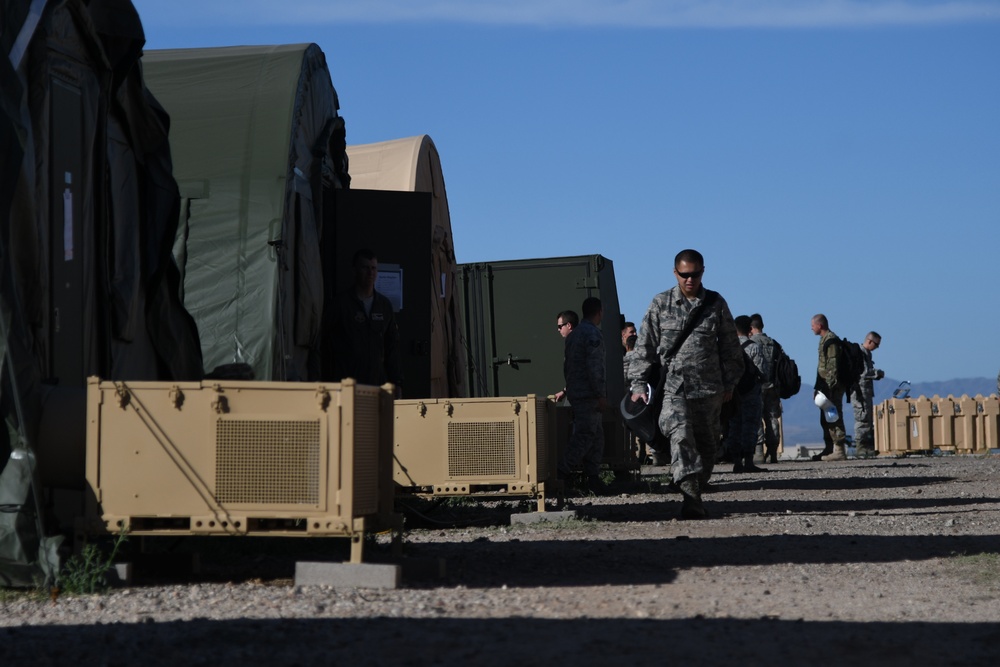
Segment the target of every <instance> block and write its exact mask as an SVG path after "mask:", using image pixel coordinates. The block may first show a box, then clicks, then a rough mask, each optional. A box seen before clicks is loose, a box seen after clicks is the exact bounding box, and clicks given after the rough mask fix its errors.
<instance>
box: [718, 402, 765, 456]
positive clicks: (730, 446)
mask: <svg viewBox="0 0 1000 667" xmlns="http://www.w3.org/2000/svg"><path fill="white" fill-rule="evenodd" d="M733 400H734V401H736V405H737V409H736V411H735V413H734V414H733V416H732V417H731V418H730V420H729V434H728V436H727V437H726V451H727V452H729V454H730V455H731V456H732V457H733V458H735V459H737V460H742V459H744V458H746V457H747V456H753V450H754V447H756V446H757V432H758V431H759V430H760V423H761V422H760V415H761V411H762V405H763V404H762V402H761V396H760V387H759V386H757V387H754V388H753V389H751V390H750V391H748V392H747V393H746V394H744V395H742V396H741V395H739V392H736V393H734V394H733Z"/></svg>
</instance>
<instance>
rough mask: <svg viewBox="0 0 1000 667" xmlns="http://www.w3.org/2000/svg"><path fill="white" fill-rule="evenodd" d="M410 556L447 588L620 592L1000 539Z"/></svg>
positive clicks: (770, 541) (934, 554) (476, 546)
mask: <svg viewBox="0 0 1000 667" xmlns="http://www.w3.org/2000/svg"><path fill="white" fill-rule="evenodd" d="M407 551H408V553H409V555H410V556H413V557H416V558H427V559H441V560H443V561H444V562H445V563H446V572H447V576H446V581H447V583H448V584H449V585H462V586H467V587H469V588H496V587H501V586H504V585H506V586H519V587H534V586H564V587H572V586H603V585H615V586H622V585H644V584H663V583H669V582H670V581H673V580H674V579H675V578H676V572H677V571H678V570H684V569H689V568H695V567H699V568H707V567H717V566H747V565H785V564H803V565H817V566H820V565H829V564H847V563H896V562H899V563H902V562H906V561H910V562H912V561H919V560H927V559H930V558H944V557H949V556H954V555H960V554H961V555H969V554H979V553H998V552H1000V536H996V535H990V536H963V535H955V536H927V535H918V536H892V537H886V536H872V535H826V534H823V535H768V536H737V537H687V536H680V537H675V538H661V539H648V540H587V539H577V540H564V541H548V540H545V541H518V540H517V539H516V538H515V539H509V541H507V540H505V541H497V542H490V541H489V540H487V539H486V538H483V539H482V540H480V541H478V542H471V543H470V542H465V543H425V544H419V545H411V546H410V547H409V548H408V550H407ZM412 583H413V584H414V585H415V586H419V585H420V583H421V582H412ZM426 583H429V584H431V585H439V584H440V583H441V582H439V581H438V582H426ZM408 585H409V584H408Z"/></svg>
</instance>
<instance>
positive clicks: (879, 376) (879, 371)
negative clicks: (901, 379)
mask: <svg viewBox="0 0 1000 667" xmlns="http://www.w3.org/2000/svg"><path fill="white" fill-rule="evenodd" d="M884 377H885V371H883V370H882V369H881V368H877V369H875V379H876V380H881V379H882V378H884Z"/></svg>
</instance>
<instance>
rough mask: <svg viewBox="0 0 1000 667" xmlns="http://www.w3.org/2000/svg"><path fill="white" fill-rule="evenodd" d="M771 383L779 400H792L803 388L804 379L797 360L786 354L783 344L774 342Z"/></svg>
mask: <svg viewBox="0 0 1000 667" xmlns="http://www.w3.org/2000/svg"><path fill="white" fill-rule="evenodd" d="M771 382H772V383H773V384H774V388H775V389H776V390H777V392H778V398H791V397H792V396H794V395H795V394H797V393H799V389H801V388H802V378H801V377H800V376H799V367H798V366H796V365H795V360H794V359H792V358H791V357H789V356H788V354H787V353H785V350H784V349H782V347H781V344H780V343H778V341H774V360H773V361H771Z"/></svg>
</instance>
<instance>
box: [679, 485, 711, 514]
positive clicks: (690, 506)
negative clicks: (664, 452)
mask: <svg viewBox="0 0 1000 667" xmlns="http://www.w3.org/2000/svg"><path fill="white" fill-rule="evenodd" d="M678 486H679V487H680V489H681V495H682V496H683V497H684V500H683V502H682V503H681V518H682V519H704V518H705V517H707V516H708V512H706V511H705V506H704V505H702V504H701V489H700V488H699V485H698V475H688V476H687V477H685V478H684V479H682V480H681V481H680V484H678Z"/></svg>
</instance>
